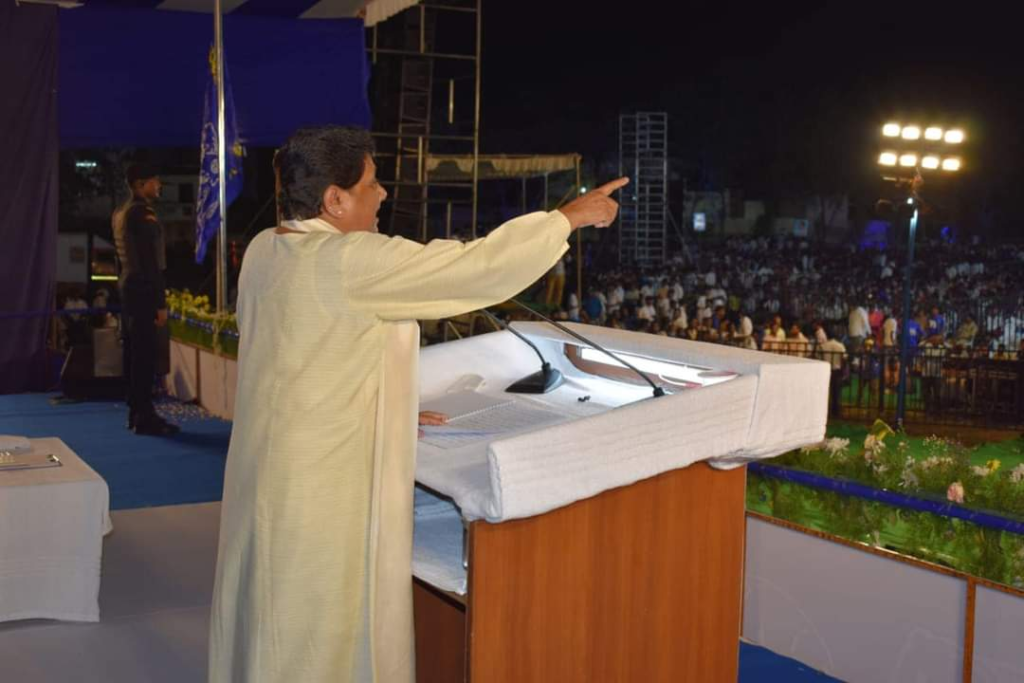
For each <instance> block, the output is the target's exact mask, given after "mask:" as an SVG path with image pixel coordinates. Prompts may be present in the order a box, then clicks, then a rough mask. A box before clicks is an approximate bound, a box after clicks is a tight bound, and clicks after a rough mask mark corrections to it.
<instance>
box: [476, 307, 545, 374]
mask: <svg viewBox="0 0 1024 683" xmlns="http://www.w3.org/2000/svg"><path fill="white" fill-rule="evenodd" d="M480 312H481V313H483V314H484V315H486V316H487V317H488V318H490V319H491V322H493V323H494V324H495V325H497V326H499V327H501V328H503V329H505V330H508V331H509V332H511V333H512V334H514V335H515V336H517V337H519V338H520V339H521V340H523V341H524V342H526V344H527V345H528V346H529V347H530V348H531V349H533V352H534V353H536V354H537V357H538V358H540V370H539V371H537V372H535V373H533V374H532V375H527V376H526V377H524V378H522V379H521V380H519V381H518V382H513V383H512V384H510V385H509V386H508V388H507V389H505V391H506V392H508V393H510V394H546V393H548V392H549V391H553V390H555V389H557V388H558V387H559V386H561V385H562V382H564V381H565V378H564V377H563V376H562V373H561V372H560V371H558V370H556V369H555V368H553V367H551V363H549V362H547V360H545V358H544V355H543V354H542V353H541V352H540V349H538V348H537V347H536V346H535V345H534V343H533V342H532V341H530V340H529V339H527V338H526V335H524V334H522V333H521V332H517V331H516V330H513V329H512V327H511V326H509V325H506V324H505V323H504V322H502V320H501V319H500V318H498V316H496V315H494V314H493V313H491V312H490V311H488V310H487V309H486V308H481V309H480Z"/></svg>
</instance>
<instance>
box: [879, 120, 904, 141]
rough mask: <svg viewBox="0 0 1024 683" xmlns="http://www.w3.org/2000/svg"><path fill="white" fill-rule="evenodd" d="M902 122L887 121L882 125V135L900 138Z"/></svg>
mask: <svg viewBox="0 0 1024 683" xmlns="http://www.w3.org/2000/svg"><path fill="white" fill-rule="evenodd" d="M900 130H901V129H900V124H898V123H887V124H885V125H884V126H882V135H884V136H885V137H887V138H898V137H899V136H900Z"/></svg>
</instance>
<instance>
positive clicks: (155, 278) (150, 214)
mask: <svg viewBox="0 0 1024 683" xmlns="http://www.w3.org/2000/svg"><path fill="white" fill-rule="evenodd" d="M113 228H114V244H115V247H116V248H117V259H118V268H119V272H118V284H119V285H120V288H121V310H122V313H121V330H122V339H123V344H124V374H125V379H127V380H128V410H129V425H131V424H132V423H134V424H135V425H138V424H142V423H146V422H150V421H153V420H155V419H156V413H155V411H154V410H153V397H152V389H153V374H154V372H155V370H156V348H157V337H156V312H157V310H159V309H161V308H166V307H167V303H166V300H165V298H164V265H165V261H164V258H165V257H164V239H163V228H162V227H161V225H160V221H159V220H158V219H157V217H156V212H155V211H154V210H153V207H151V206H150V205H149V203H148V202H146V201H145V200H143V199H140V198H138V197H133V198H131V199H129V200H128V202H126V203H125V204H124V205H122V206H121V208H120V209H118V210H117V211H116V212H115V213H114V217H113Z"/></svg>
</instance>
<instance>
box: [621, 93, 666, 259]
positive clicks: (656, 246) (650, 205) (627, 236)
mask: <svg viewBox="0 0 1024 683" xmlns="http://www.w3.org/2000/svg"><path fill="white" fill-rule="evenodd" d="M619 175H626V176H629V178H630V184H629V185H628V186H627V187H626V188H625V189H624V191H623V192H622V198H621V200H620V206H621V209H620V213H619V262H620V263H622V264H629V263H637V264H639V265H645V266H648V265H657V264H661V263H663V262H664V261H665V258H666V256H667V249H668V114H667V113H665V112H636V113H635V114H623V115H621V116H619Z"/></svg>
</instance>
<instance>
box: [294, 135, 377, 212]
mask: <svg viewBox="0 0 1024 683" xmlns="http://www.w3.org/2000/svg"><path fill="white" fill-rule="evenodd" d="M372 155H373V138H372V137H371V136H370V132H369V131H367V130H365V129H363V128H352V127H349V126H314V127H310V128H300V129H299V130H297V131H295V132H294V133H292V135H291V137H289V138H288V139H287V140H286V141H285V143H284V145H283V146H282V147H281V149H279V150H278V151H277V154H276V155H275V156H274V170H275V171H276V172H277V173H278V177H279V179H280V189H279V190H278V193H277V201H278V204H279V205H280V207H281V215H282V216H283V217H284V219H285V220H306V219H309V218H316V217H317V216H319V215H320V212H321V210H322V208H323V207H322V206H321V204H322V202H323V196H324V192H325V191H326V190H327V188H328V187H329V186H331V185H337V186H338V187H340V188H342V189H346V190H347V189H348V188H350V187H352V186H353V185H355V184H356V183H357V182H359V179H360V178H361V177H362V176H363V171H364V170H365V168H366V157H367V156H372Z"/></svg>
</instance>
